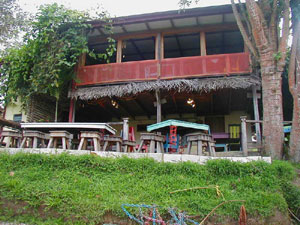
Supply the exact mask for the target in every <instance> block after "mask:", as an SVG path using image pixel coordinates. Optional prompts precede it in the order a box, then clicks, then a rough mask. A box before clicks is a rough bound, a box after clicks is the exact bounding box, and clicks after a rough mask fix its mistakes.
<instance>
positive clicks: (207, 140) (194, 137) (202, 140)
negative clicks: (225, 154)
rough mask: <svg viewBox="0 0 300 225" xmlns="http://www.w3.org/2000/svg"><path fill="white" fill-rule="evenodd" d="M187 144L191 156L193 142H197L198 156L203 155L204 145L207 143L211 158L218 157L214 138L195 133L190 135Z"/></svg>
mask: <svg viewBox="0 0 300 225" xmlns="http://www.w3.org/2000/svg"><path fill="white" fill-rule="evenodd" d="M186 136H187V143H188V154H189V155H190V154H191V149H192V144H193V141H195V142H197V155H202V147H203V143H205V144H206V145H207V147H208V151H209V153H210V156H216V152H215V142H214V141H213V139H212V136H211V135H209V134H204V133H194V134H188V135H186Z"/></svg>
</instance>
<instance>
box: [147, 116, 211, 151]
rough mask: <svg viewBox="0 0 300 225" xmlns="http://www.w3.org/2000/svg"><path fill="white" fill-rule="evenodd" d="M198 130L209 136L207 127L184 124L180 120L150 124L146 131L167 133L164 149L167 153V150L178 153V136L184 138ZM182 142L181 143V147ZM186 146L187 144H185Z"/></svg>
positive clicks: (197, 124)
mask: <svg viewBox="0 0 300 225" xmlns="http://www.w3.org/2000/svg"><path fill="white" fill-rule="evenodd" d="M199 130H201V131H203V132H204V133H207V134H210V128H209V125H206V124H199V123H192V122H186V121H181V120H166V121H163V122H160V123H156V124H152V125H149V126H147V131H148V132H151V131H158V132H164V133H167V137H166V144H165V145H164V148H165V149H166V151H167V152H168V151H169V149H175V150H176V152H178V148H179V139H180V138H179V134H180V135H181V136H186V135H188V134H191V133H193V132H199ZM183 142H184V141H181V145H182V146H183V145H184V144H183ZM187 144H188V143H187Z"/></svg>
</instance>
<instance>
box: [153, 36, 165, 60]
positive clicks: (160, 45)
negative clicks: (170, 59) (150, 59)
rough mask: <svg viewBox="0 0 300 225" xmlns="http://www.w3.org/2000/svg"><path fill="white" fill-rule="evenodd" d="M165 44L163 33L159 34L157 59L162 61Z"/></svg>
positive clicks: (156, 49)
mask: <svg viewBox="0 0 300 225" xmlns="http://www.w3.org/2000/svg"><path fill="white" fill-rule="evenodd" d="M163 46H164V43H163V36H162V35H161V33H158V34H157V35H156V39H155V59H156V60H159V61H160V60H161V59H163V57H164V49H163Z"/></svg>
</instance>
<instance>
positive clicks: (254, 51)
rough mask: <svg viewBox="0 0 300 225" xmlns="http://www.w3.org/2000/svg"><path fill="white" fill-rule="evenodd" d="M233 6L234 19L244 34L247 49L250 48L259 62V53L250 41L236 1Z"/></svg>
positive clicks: (232, 0)
mask: <svg viewBox="0 0 300 225" xmlns="http://www.w3.org/2000/svg"><path fill="white" fill-rule="evenodd" d="M231 6H232V11H233V14H234V17H235V19H236V22H237V25H238V27H239V29H240V32H241V34H242V37H243V39H244V42H245V44H246V45H247V47H248V48H249V50H250V52H251V53H252V54H253V56H254V58H255V59H256V60H257V61H258V54H257V51H256V49H255V48H254V46H253V45H252V42H251V41H250V39H249V37H248V35H247V32H246V30H245V27H244V25H243V23H242V20H241V16H240V14H239V12H238V10H237V8H236V5H235V2H234V0H231ZM250 32H251V31H250Z"/></svg>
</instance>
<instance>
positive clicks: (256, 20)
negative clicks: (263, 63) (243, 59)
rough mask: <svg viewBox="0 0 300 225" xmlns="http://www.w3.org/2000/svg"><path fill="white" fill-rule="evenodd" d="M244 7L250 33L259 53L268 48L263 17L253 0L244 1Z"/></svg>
mask: <svg viewBox="0 0 300 225" xmlns="http://www.w3.org/2000/svg"><path fill="white" fill-rule="evenodd" d="M246 7H247V10H248V14H249V18H250V23H251V26H252V33H253V37H254V40H255V43H256V46H257V48H258V50H259V52H260V53H262V52H264V51H265V50H266V49H268V48H269V41H268V38H267V37H266V33H265V29H264V25H263V23H264V22H265V19H264V16H263V14H262V12H261V10H260V9H259V7H258V6H257V3H256V2H255V0H246Z"/></svg>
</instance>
